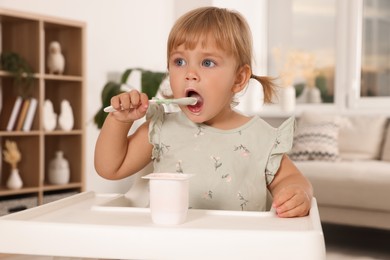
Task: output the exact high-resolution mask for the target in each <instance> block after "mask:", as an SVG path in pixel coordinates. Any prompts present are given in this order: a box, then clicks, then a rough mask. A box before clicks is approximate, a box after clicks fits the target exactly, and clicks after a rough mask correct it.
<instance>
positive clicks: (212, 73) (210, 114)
mask: <svg viewBox="0 0 390 260" xmlns="http://www.w3.org/2000/svg"><path fill="white" fill-rule="evenodd" d="M199 42H202V41H201V40H200V41H199ZM168 66H169V78H170V83H171V88H172V92H173V96H174V97H175V98H181V97H196V98H197V99H198V103H197V104H196V105H193V106H181V109H182V110H183V112H184V113H185V114H186V115H187V117H188V118H189V119H190V120H191V121H193V122H195V123H205V124H207V125H210V126H217V125H219V124H220V123H221V122H223V121H224V120H226V119H230V118H231V116H232V113H233V111H232V109H231V106H230V105H231V101H232V98H233V96H234V94H235V93H236V92H238V91H240V90H241V89H242V88H238V87H237V86H238V84H237V81H238V80H239V76H238V75H239V74H238V73H237V65H236V61H235V59H234V57H233V56H232V55H229V54H228V53H226V52H225V51H223V50H221V49H219V48H217V46H216V45H215V44H214V42H212V41H208V42H207V44H205V46H202V44H200V43H198V44H197V46H196V47H195V48H194V49H192V50H191V49H186V48H185V47H184V44H182V45H180V46H178V47H177V48H176V49H174V50H172V52H171V54H170V57H169V61H168ZM240 87H241V85H240Z"/></svg>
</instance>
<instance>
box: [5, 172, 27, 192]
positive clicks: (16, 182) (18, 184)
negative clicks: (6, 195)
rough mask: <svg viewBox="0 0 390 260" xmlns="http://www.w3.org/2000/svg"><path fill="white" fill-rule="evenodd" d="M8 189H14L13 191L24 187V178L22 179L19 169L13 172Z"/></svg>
mask: <svg viewBox="0 0 390 260" xmlns="http://www.w3.org/2000/svg"><path fill="white" fill-rule="evenodd" d="M7 187H8V189H12V190H17V189H20V188H22V187H23V181H22V178H21V177H20V174H19V170H18V169H12V170H11V175H10V176H9V178H8V180H7Z"/></svg>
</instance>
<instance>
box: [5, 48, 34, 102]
mask: <svg viewBox="0 0 390 260" xmlns="http://www.w3.org/2000/svg"><path fill="white" fill-rule="evenodd" d="M0 69H1V70H5V71H9V72H10V73H11V74H12V76H14V84H15V86H16V91H17V93H16V94H17V95H20V96H22V97H23V98H28V97H30V96H31V95H32V82H33V70H32V68H31V66H30V65H29V64H28V63H27V61H26V60H25V59H24V58H23V57H21V56H20V55H19V54H17V53H15V52H3V53H1V55H0Z"/></svg>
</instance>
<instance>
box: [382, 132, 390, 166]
mask: <svg viewBox="0 0 390 260" xmlns="http://www.w3.org/2000/svg"><path fill="white" fill-rule="evenodd" d="M381 159H382V160H383V161H389V162H390V124H389V125H388V126H387V130H386V136H385V142H384V144H383V149H382V158H381Z"/></svg>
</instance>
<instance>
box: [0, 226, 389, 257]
mask: <svg viewBox="0 0 390 260" xmlns="http://www.w3.org/2000/svg"><path fill="white" fill-rule="evenodd" d="M389 221H390V220H389ZM322 229H323V232H324V236H325V244H326V254H327V257H326V260H390V231H384V230H377V229H367V228H353V227H346V226H338V225H329V224H323V226H322ZM70 259H71V260H91V259H87V258H67V257H43V256H23V255H15V256H9V257H0V260H70ZM313 260H315V259H313Z"/></svg>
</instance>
